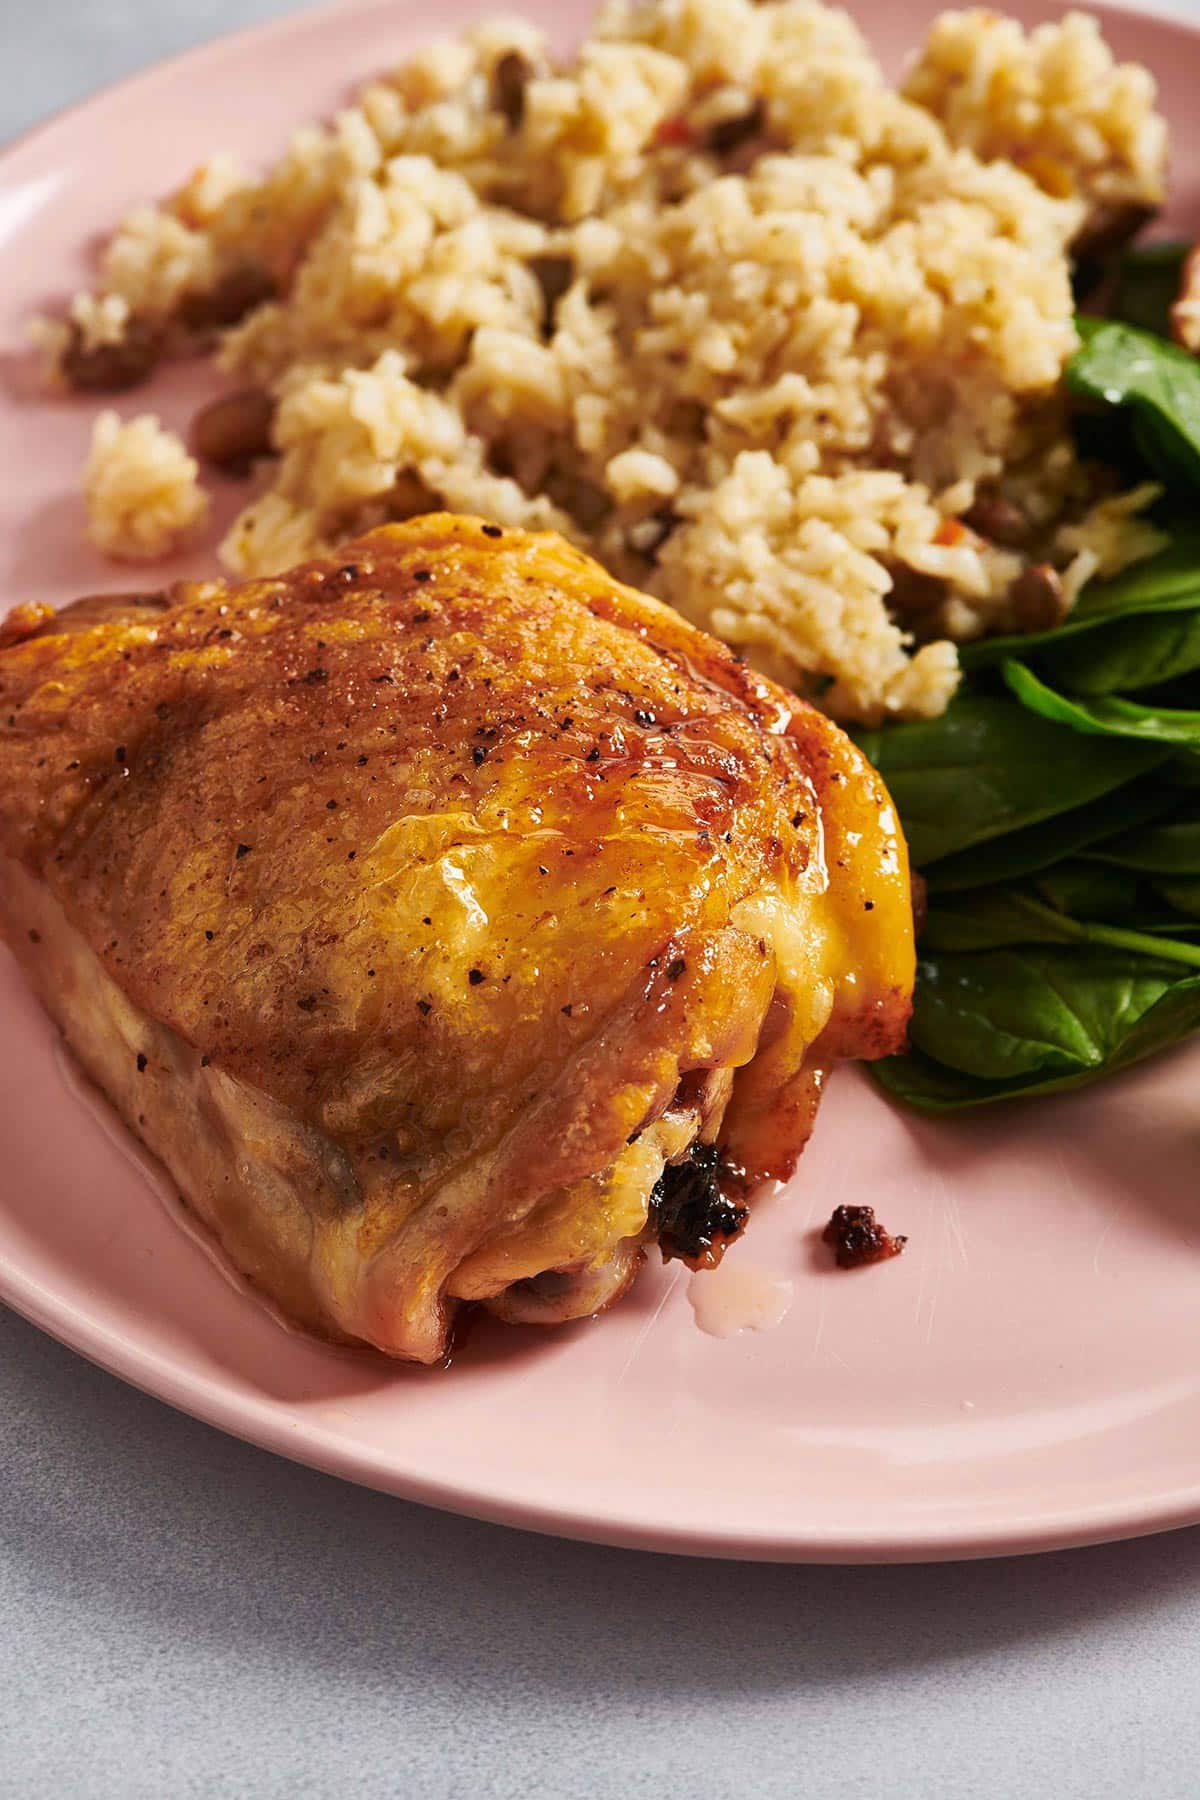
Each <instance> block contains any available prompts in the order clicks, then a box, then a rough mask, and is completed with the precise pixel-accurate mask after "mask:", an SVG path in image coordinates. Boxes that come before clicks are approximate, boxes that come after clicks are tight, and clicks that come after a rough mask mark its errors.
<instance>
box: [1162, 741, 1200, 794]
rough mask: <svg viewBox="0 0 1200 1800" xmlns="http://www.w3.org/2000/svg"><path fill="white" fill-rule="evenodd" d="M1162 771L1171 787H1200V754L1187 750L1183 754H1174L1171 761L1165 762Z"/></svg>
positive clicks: (1164, 778)
mask: <svg viewBox="0 0 1200 1800" xmlns="http://www.w3.org/2000/svg"><path fill="white" fill-rule="evenodd" d="M1161 773H1162V779H1163V780H1164V781H1165V782H1167V784H1168V785H1169V786H1170V787H1175V788H1184V789H1189V788H1200V754H1197V753H1196V752H1195V751H1186V750H1185V751H1184V752H1183V754H1182V755H1181V756H1173V757H1172V758H1171V760H1170V762H1169V763H1164V764H1163V767H1162V771H1161Z"/></svg>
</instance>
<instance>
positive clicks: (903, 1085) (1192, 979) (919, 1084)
mask: <svg viewBox="0 0 1200 1800" xmlns="http://www.w3.org/2000/svg"><path fill="white" fill-rule="evenodd" d="M1057 954H1058V955H1059V956H1060V957H1069V956H1071V955H1072V954H1077V953H1072V952H1071V951H1066V950H1064V951H1059V952H1057ZM1150 991H1153V990H1152V988H1151V989H1150ZM1141 997H1142V998H1143V999H1144V998H1145V997H1146V990H1145V988H1144V987H1143V990H1142V996H1141ZM1125 1016H1126V1022H1127V1029H1126V1030H1125V1031H1124V1032H1123V1034H1120V1035H1119V1037H1118V1039H1117V1041H1116V1043H1115V1045H1114V1048H1113V1049H1112V1051H1111V1052H1110V1054H1109V1056H1108V1057H1107V1059H1106V1060H1104V1061H1102V1062H1100V1063H1099V1064H1093V1065H1091V1066H1088V1067H1084V1068H1079V1069H1075V1070H1073V1071H1070V1072H1068V1073H1065V1074H1048V1073H1045V1072H1044V1071H1043V1070H1042V1069H1040V1068H1034V1069H1032V1070H1029V1071H1027V1072H1026V1073H1024V1074H1018V1075H1014V1076H1009V1077H1007V1078H1003V1079H1000V1080H995V1079H987V1078H982V1077H980V1076H977V1075H971V1074H967V1073H965V1072H964V1071H962V1070H961V1069H957V1068H952V1067H950V1066H948V1065H947V1064H945V1063H941V1062H938V1061H936V1060H935V1059H933V1058H931V1057H928V1056H925V1055H923V1054H922V1052H921V1051H920V1050H912V1051H910V1052H909V1053H908V1054H907V1055H906V1056H889V1057H887V1058H885V1060H884V1061H883V1062H879V1063H873V1064H872V1065H871V1072H872V1074H873V1075H874V1077H875V1079H876V1081H877V1082H878V1083H879V1085H880V1087H882V1088H883V1089H884V1090H885V1091H886V1092H887V1093H889V1094H890V1095H892V1096H893V1098H895V1099H897V1100H902V1101H904V1102H905V1103H906V1104H907V1105H909V1106H912V1107H915V1108H917V1109H918V1110H919V1111H921V1112H930V1113H941V1112H957V1111H960V1110H962V1109H964V1108H967V1107H973V1106H986V1105H989V1104H992V1103H995V1102H997V1101H1002V1100H1023V1099H1032V1098H1034V1097H1035V1096H1041V1095H1045V1094H1053V1093H1062V1092H1065V1091H1067V1090H1069V1089H1071V1088H1078V1087H1085V1086H1087V1085H1088V1084H1089V1083H1090V1082H1093V1081H1099V1080H1100V1079H1101V1078H1103V1077H1105V1076H1108V1075H1112V1074H1115V1073H1116V1072H1117V1071H1118V1070H1119V1069H1123V1068H1128V1067H1129V1066H1130V1065H1131V1064H1133V1063H1136V1062H1140V1061H1141V1060H1142V1059H1143V1058H1144V1057H1147V1056H1151V1055H1153V1054H1154V1053H1155V1052H1157V1051H1160V1050H1165V1049H1167V1048H1169V1047H1170V1046H1171V1045H1172V1044H1175V1043H1178V1042H1179V1041H1180V1040H1181V1039H1182V1038H1185V1037H1187V1036H1188V1034H1189V1033H1190V1032H1193V1031H1195V1030H1197V1029H1198V1028H1200V976H1184V977H1183V978H1182V979H1180V980H1176V981H1174V982H1171V983H1170V984H1169V985H1167V986H1165V987H1164V988H1163V989H1162V991H1161V993H1160V994H1159V996H1158V998H1157V999H1154V1000H1153V1001H1152V1002H1151V1004H1150V1005H1149V1006H1147V1007H1146V1008H1145V1010H1144V1011H1141V1012H1138V1011H1137V1009H1136V1006H1135V1007H1134V1008H1132V1009H1131V1010H1129V1011H1127V1013H1126V1015H1125Z"/></svg>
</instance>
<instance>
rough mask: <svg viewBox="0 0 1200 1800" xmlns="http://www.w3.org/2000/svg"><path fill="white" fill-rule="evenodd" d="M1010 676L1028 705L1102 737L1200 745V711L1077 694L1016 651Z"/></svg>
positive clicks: (1007, 672) (1009, 667)
mask: <svg viewBox="0 0 1200 1800" xmlns="http://www.w3.org/2000/svg"><path fill="white" fill-rule="evenodd" d="M1003 673H1004V679H1005V681H1006V682H1007V683H1008V685H1009V687H1010V689H1011V690H1012V692H1013V693H1014V694H1015V695H1016V696H1017V699H1018V700H1019V701H1020V702H1021V704H1022V705H1023V706H1027V707H1028V708H1029V709H1030V711H1031V712H1035V713H1040V714H1041V716H1042V717H1043V718H1044V719H1054V720H1056V721H1057V722H1058V723H1059V724H1062V725H1070V726H1072V727H1073V728H1074V729H1075V730H1076V731H1078V732H1083V733H1091V734H1094V735H1095V736H1097V737H1117V738H1135V739H1140V740H1141V741H1142V742H1144V743H1152V744H1180V745H1184V746H1189V747H1194V748H1197V749H1200V712H1190V711H1187V712H1185V711H1183V710H1182V709H1180V708H1175V707H1169V706H1141V705H1139V704H1138V703H1137V702H1136V701H1133V700H1120V699H1114V698H1112V697H1111V696H1109V695H1100V696H1099V697H1098V698H1096V699H1094V700H1075V699H1072V698H1071V696H1070V695H1069V694H1058V693H1056V692H1055V691H1054V689H1053V688H1051V687H1048V686H1047V685H1046V683H1045V682H1044V681H1040V680H1039V679H1038V677H1037V676H1036V675H1035V674H1034V672H1033V670H1032V669H1029V668H1026V666H1025V664H1024V663H1019V662H1016V661H1014V660H1013V659H1012V658H1011V657H1010V658H1009V660H1008V661H1007V662H1006V663H1005V664H1004V669H1003Z"/></svg>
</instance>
